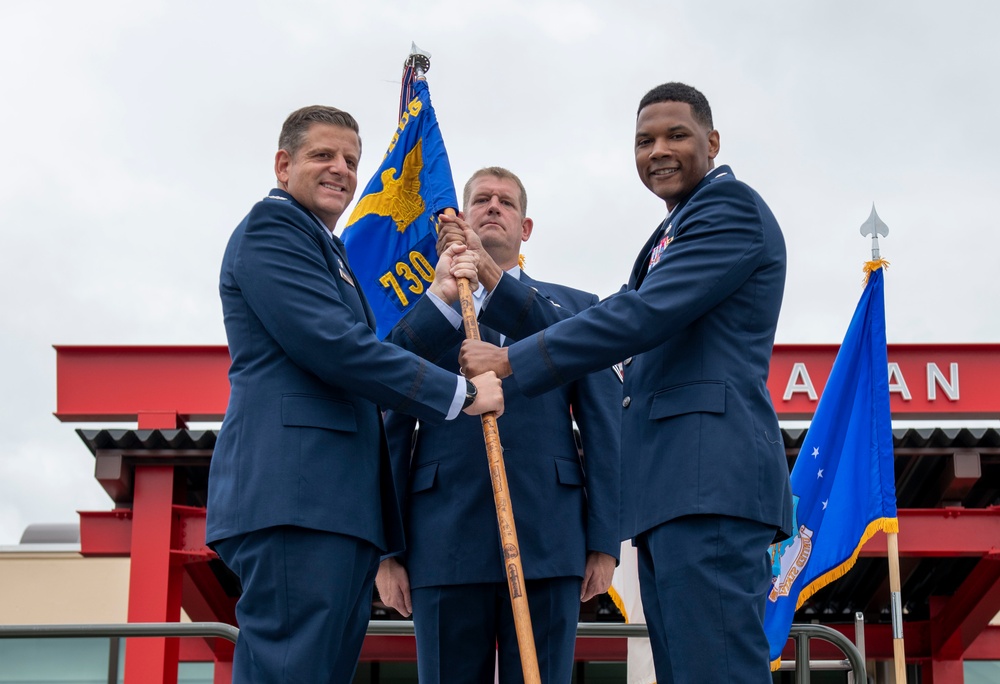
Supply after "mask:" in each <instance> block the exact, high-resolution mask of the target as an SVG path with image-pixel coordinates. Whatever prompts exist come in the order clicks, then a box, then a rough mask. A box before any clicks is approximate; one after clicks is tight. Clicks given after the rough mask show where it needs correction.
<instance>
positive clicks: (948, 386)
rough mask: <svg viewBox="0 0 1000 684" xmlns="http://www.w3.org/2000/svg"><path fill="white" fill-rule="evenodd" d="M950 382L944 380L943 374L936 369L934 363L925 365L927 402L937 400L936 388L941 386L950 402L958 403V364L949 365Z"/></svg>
mask: <svg viewBox="0 0 1000 684" xmlns="http://www.w3.org/2000/svg"><path fill="white" fill-rule="evenodd" d="M949 380H950V382H946V381H945V379H944V373H942V372H941V369H940V368H938V367H937V364H936V363H928V364H927V400H928V401H934V400H935V399H937V387H938V385H941V389H943V390H944V393H945V395H946V396H947V397H948V398H949V399H951V400H952V401H958V364H957V363H953V364H951V377H950V378H949Z"/></svg>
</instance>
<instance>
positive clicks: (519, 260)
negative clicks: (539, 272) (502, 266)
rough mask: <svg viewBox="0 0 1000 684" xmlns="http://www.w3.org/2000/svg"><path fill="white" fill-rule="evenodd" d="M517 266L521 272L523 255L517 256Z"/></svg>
mask: <svg viewBox="0 0 1000 684" xmlns="http://www.w3.org/2000/svg"><path fill="white" fill-rule="evenodd" d="M517 265H518V266H519V267H520V268H521V270H522V271H523V270H524V255H523V254H518V255H517Z"/></svg>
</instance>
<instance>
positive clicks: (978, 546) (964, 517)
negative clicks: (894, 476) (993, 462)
mask: <svg viewBox="0 0 1000 684" xmlns="http://www.w3.org/2000/svg"><path fill="white" fill-rule="evenodd" d="M898 520H899V537H898V540H899V555H900V556H908V557H916V558H954V557H960V556H985V555H988V554H992V553H996V552H998V551H1000V506H990V507H988V508H904V509H900V510H899V512H898ZM886 553H887V550H886V536H885V535H884V534H876V535H875V536H874V537H872V538H871V539H869V540H868V542H867V543H866V544H865V545H864V546H863V547H862V549H861V555H862V556H867V557H878V556H881V557H885V555H886Z"/></svg>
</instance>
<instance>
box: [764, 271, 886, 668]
mask: <svg viewBox="0 0 1000 684" xmlns="http://www.w3.org/2000/svg"><path fill="white" fill-rule="evenodd" d="M883 263H884V262H881V261H877V262H869V264H868V265H867V266H866V270H872V272H871V274H870V277H869V279H868V283H867V285H866V287H865V291H864V293H863V294H862V295H861V301H860V302H858V308H857V310H856V311H855V312H854V318H853V319H852V320H851V325H850V327H849V328H848V329H847V335H846V336H845V337H844V343H843V344H842V345H841V347H840V351H839V352H838V353H837V358H836V360H835V361H834V363H833V369H832V370H831V371H830V378H829V380H827V383H826V387H825V388H824V390H823V395H822V397H821V398H820V401H819V405H818V406H817V407H816V413H815V414H814V415H813V419H812V422H811V424H810V426H809V431H808V432H807V433H806V438H805V440H804V442H803V443H802V449H801V450H800V451H799V456H798V458H797V459H796V461H795V465H794V467H793V468H792V474H791V482H792V501H793V505H794V516H795V517H794V529H795V534H794V536H793V537H792V538H791V539H787V540H785V541H784V542H781V543H780V544H775V545H773V546H772V547H771V559H772V563H773V566H772V570H773V574H774V576H773V578H772V580H771V592H770V595H769V596H768V601H767V607H766V610H765V613H764V629H765V631H766V632H767V637H768V642H769V644H770V650H771V665H772V669H776V668H777V666H778V664H779V663H780V659H781V651H782V649H783V648H784V646H785V643H786V641H787V640H788V632H789V629H790V627H791V624H792V617H793V615H794V614H795V611H796V610H797V609H798V608H799V607H800V606H801V605H802V604H803V603H805V601H806V600H807V599H808V598H809V597H810V596H812V595H813V594H815V593H816V592H817V591H819V590H820V589H821V588H823V587H824V586H825V585H827V584H829V583H830V582H832V581H834V580H835V579H837V578H838V577H840V576H842V575H843V574H845V573H846V572H847V571H848V570H850V569H851V567H853V565H854V562H855V561H856V560H857V557H858V554H859V553H860V551H861V547H862V546H863V545H864V543H865V542H866V541H868V539H870V538H871V537H872V536H873V535H874V534H875V533H876V532H878V531H879V530H883V531H885V532H897V531H898V527H899V526H898V522H897V519H896V484H895V479H894V476H893V456H892V423H891V419H890V414H889V378H888V362H887V356H886V346H885V303H884V294H883V282H882V268H881V266H882V265H883Z"/></svg>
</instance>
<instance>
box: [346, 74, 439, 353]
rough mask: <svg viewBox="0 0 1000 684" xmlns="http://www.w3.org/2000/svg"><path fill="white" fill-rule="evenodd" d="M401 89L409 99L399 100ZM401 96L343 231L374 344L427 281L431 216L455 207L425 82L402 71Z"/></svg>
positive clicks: (432, 261)
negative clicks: (385, 145) (393, 123)
mask: <svg viewBox="0 0 1000 684" xmlns="http://www.w3.org/2000/svg"><path fill="white" fill-rule="evenodd" d="M408 80H409V82H407V81H408ZM408 88H409V89H411V90H412V93H413V96H412V98H406V95H405V93H407V92H408V91H407V89H408ZM403 93H404V98H405V99H404V100H403V102H402V103H401V104H402V106H401V109H402V110H403V111H402V112H401V113H400V117H399V124H398V126H397V127H396V132H395V134H394V135H393V136H392V140H391V141H390V142H389V149H388V150H387V151H386V153H385V158H384V159H383V160H382V164H381V165H380V166H379V168H378V170H377V171H376V172H375V175H374V176H373V177H372V179H371V180H370V181H369V182H368V185H367V186H366V187H365V190H364V193H362V196H361V199H359V200H358V203H357V205H356V206H355V207H354V211H353V212H352V213H351V217H350V219H348V221H347V226H346V228H345V229H344V234H343V239H344V245H345V247H346V248H347V253H348V256H349V257H350V259H351V269H352V270H353V271H354V274H355V276H357V279H358V281H359V283H360V285H361V288H362V289H363V290H364V292H365V296H366V297H367V298H368V303H369V304H370V305H371V308H372V311H374V313H375V321H376V329H375V333H376V334H377V335H378V337H379V338H380V339H382V338H385V336H386V335H388V334H389V331H390V330H392V327H393V326H394V325H396V322H397V321H398V320H399V319H400V318H401V317H402V316H403V314H405V313H406V312H407V311H408V310H409V309H410V308H411V307H412V306H413V305H414V304H416V302H417V300H418V299H419V298H420V296H421V295H422V294H423V293H424V290H425V289H426V288H427V287H428V286H429V285H430V284H431V282H432V281H433V280H434V266H435V265H436V264H437V251H436V249H435V244H436V243H437V215H438V214H440V213H441V212H442V211H444V210H445V209H447V208H452V209H456V210H457V209H458V198H457V197H456V195H455V183H454V181H453V180H452V176H451V164H450V163H449V162H448V152H447V151H446V150H445V147H444V140H443V139H442V138H441V130H440V128H438V122H437V117H436V116H435V114H434V108H433V107H432V106H431V97H430V90H429V89H428V87H427V82H426V81H424V80H416V79H413V78H412V71H411V70H407V74H405V75H404V78H403ZM407 99H408V101H407Z"/></svg>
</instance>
